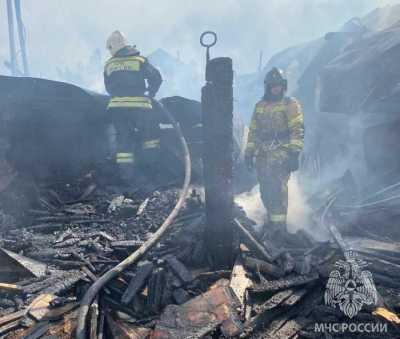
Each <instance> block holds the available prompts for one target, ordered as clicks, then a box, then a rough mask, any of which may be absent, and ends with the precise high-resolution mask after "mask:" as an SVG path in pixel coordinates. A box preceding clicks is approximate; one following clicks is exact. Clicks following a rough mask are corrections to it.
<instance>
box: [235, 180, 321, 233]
mask: <svg viewBox="0 0 400 339" xmlns="http://www.w3.org/2000/svg"><path fill="white" fill-rule="evenodd" d="M288 188H289V208H288V220H287V223H288V231H289V232H292V233H294V232H296V231H297V230H299V229H305V230H309V229H311V228H312V225H313V222H312V220H311V212H312V210H311V208H310V207H309V206H308V205H307V203H306V199H305V196H304V193H303V191H302V189H301V187H300V185H299V180H298V177H297V174H296V173H294V174H292V175H291V177H290V180H289V183H288ZM235 202H236V203H237V204H238V205H239V206H241V207H243V209H244V210H245V212H246V214H247V216H248V217H249V218H251V219H252V220H254V221H255V222H256V223H257V226H261V225H263V224H264V222H265V220H266V218H267V211H266V210H265V208H264V205H263V203H262V201H261V197H260V188H259V185H257V186H254V187H253V189H252V190H251V191H250V192H244V193H242V194H239V195H238V196H237V197H236V198H235Z"/></svg>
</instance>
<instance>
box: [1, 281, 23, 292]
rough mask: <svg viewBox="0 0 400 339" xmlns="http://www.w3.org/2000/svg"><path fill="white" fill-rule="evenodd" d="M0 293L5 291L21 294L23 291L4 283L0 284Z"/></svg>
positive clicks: (19, 287)
mask: <svg viewBox="0 0 400 339" xmlns="http://www.w3.org/2000/svg"><path fill="white" fill-rule="evenodd" d="M0 291H6V292H14V293H18V292H22V291H23V289H22V287H21V286H18V285H15V284H5V283H0Z"/></svg>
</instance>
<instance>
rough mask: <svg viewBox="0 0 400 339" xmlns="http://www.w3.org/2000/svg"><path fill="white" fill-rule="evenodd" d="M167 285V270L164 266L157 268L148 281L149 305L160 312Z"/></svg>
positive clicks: (154, 310) (156, 311) (152, 309)
mask: <svg viewBox="0 0 400 339" xmlns="http://www.w3.org/2000/svg"><path fill="white" fill-rule="evenodd" d="M164 286H165V270H164V269H163V268H158V269H156V270H155V271H154V272H153V274H152V275H151V277H150V279H149V283H148V294H147V303H146V304H147V307H149V309H150V310H151V311H152V312H154V313H158V312H159V311H160V309H161V306H162V300H163V292H164Z"/></svg>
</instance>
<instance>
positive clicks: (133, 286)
mask: <svg viewBox="0 0 400 339" xmlns="http://www.w3.org/2000/svg"><path fill="white" fill-rule="evenodd" d="M153 267H154V265H153V264H152V263H147V264H144V265H141V266H139V267H138V269H137V271H136V274H135V276H134V277H133V278H132V279H131V281H130V282H129V285H128V287H127V289H126V291H125V293H124V294H123V295H122V298H121V302H122V303H123V304H124V305H127V304H129V303H130V302H131V301H132V299H133V297H134V296H135V295H136V294H137V293H138V292H139V291H140V290H141V289H142V287H143V286H144V285H145V283H146V281H147V278H148V277H149V276H150V274H151V272H152V270H153Z"/></svg>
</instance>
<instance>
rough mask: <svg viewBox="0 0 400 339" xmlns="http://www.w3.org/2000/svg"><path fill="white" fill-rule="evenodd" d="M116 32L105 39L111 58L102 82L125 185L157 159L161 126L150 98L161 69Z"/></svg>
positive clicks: (153, 94) (116, 157) (156, 88)
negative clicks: (108, 96)
mask: <svg viewBox="0 0 400 339" xmlns="http://www.w3.org/2000/svg"><path fill="white" fill-rule="evenodd" d="M135 47H136V46H130V45H128V43H127V41H126V39H125V37H124V35H123V34H122V33H121V32H119V31H115V32H113V33H112V34H111V36H110V37H109V38H108V40H107V49H108V50H109V51H110V53H111V58H110V59H109V60H108V61H107V62H106V64H105V67H104V84H105V88H106V90H107V92H108V93H109V94H110V96H111V99H110V102H109V104H108V112H109V114H110V116H111V120H112V123H113V125H114V128H115V130H116V143H117V149H116V154H115V161H116V163H117V165H118V168H119V171H120V178H121V179H122V180H123V181H124V183H126V184H131V185H132V184H134V183H135V182H136V180H137V179H138V178H139V177H140V176H143V174H146V173H148V170H149V169H150V167H151V166H152V165H154V162H155V161H156V160H157V157H158V155H159V148H160V128H159V124H158V121H157V119H156V117H155V114H154V113H153V112H152V101H151V98H153V97H154V96H155V95H156V93H157V91H158V89H159V88H160V86H161V83H162V78H161V74H160V72H159V71H158V70H157V69H156V68H155V67H153V66H152V65H151V64H150V63H149V62H148V61H147V59H146V58H144V57H143V56H141V55H140V52H139V51H138V50H137V49H136V48H135Z"/></svg>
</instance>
